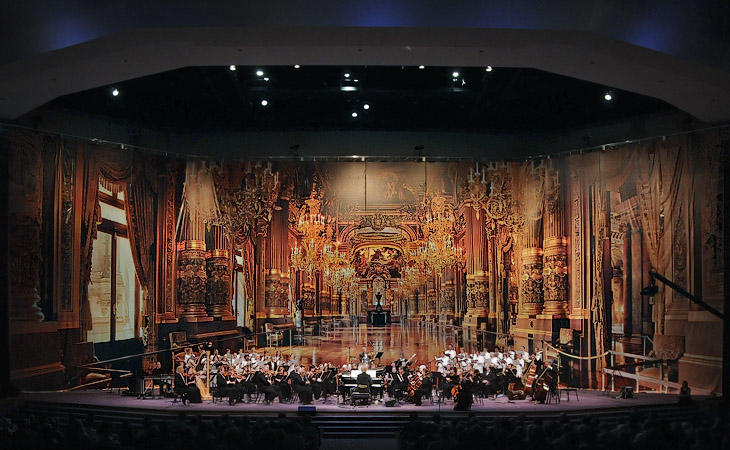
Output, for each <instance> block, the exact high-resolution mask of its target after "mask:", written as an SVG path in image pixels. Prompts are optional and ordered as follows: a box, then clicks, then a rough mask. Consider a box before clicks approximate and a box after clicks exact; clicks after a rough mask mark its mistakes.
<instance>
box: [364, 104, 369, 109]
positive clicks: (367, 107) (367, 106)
mask: <svg viewBox="0 0 730 450" xmlns="http://www.w3.org/2000/svg"><path fill="white" fill-rule="evenodd" d="M362 109H370V105H369V104H367V103H365V104H364V105H362Z"/></svg>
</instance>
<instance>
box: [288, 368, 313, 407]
mask: <svg viewBox="0 0 730 450" xmlns="http://www.w3.org/2000/svg"><path fill="white" fill-rule="evenodd" d="M290 378H291V380H290V381H291V387H292V389H293V390H294V392H296V393H297V395H299V401H300V402H301V403H302V404H303V405H310V404H311V403H312V386H311V383H310V382H309V380H307V376H306V372H305V371H304V367H301V366H299V367H298V368H297V369H296V370H295V371H293V372H292V373H291V376H290Z"/></svg>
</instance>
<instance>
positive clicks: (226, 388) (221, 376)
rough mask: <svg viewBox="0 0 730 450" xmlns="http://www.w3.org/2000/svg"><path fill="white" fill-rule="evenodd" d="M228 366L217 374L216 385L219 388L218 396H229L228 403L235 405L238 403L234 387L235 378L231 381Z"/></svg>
mask: <svg viewBox="0 0 730 450" xmlns="http://www.w3.org/2000/svg"><path fill="white" fill-rule="evenodd" d="M228 371H229V369H228V367H227V366H223V367H221V368H220V370H219V371H218V374H216V376H215V385H216V387H217V389H218V396H219V397H220V398H223V397H228V403H229V404H230V405H231V406H233V405H234V404H235V403H236V400H235V395H234V389H233V387H234V386H235V385H236V382H235V380H232V381H229V377H228Z"/></svg>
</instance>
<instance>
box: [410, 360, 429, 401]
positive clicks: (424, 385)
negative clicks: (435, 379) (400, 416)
mask: <svg viewBox="0 0 730 450" xmlns="http://www.w3.org/2000/svg"><path fill="white" fill-rule="evenodd" d="M413 387H417V388H416V389H412V388H413ZM432 389H433V385H432V384H431V377H430V376H428V373H427V372H426V366H420V367H419V369H418V371H416V372H413V374H412V375H411V379H410V381H409V386H408V394H409V396H411V397H412V398H413V401H414V404H415V405H416V406H421V397H423V396H426V397H429V396H430V395H431V390H432ZM411 394H412V395H411Z"/></svg>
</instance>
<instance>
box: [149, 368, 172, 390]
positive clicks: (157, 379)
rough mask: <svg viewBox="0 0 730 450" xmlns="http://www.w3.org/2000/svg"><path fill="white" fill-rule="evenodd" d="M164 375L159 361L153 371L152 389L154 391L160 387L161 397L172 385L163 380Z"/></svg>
mask: <svg viewBox="0 0 730 450" xmlns="http://www.w3.org/2000/svg"><path fill="white" fill-rule="evenodd" d="M163 375H165V371H164V370H163V369H162V363H161V362H160V361H157V362H156V363H155V367H154V369H152V377H153V378H152V388H153V389H154V387H155V386H159V387H160V395H162V394H163V392H167V391H168V390H169V388H170V385H169V384H168V383H167V382H166V381H163V380H162V376H163Z"/></svg>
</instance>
